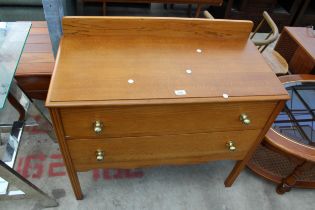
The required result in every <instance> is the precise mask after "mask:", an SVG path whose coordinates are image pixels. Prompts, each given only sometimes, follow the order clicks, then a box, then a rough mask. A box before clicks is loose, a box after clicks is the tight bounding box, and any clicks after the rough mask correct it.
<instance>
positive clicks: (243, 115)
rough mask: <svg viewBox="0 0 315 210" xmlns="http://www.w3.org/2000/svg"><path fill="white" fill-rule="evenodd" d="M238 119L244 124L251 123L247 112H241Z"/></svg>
mask: <svg viewBox="0 0 315 210" xmlns="http://www.w3.org/2000/svg"><path fill="white" fill-rule="evenodd" d="M240 120H241V122H242V123H243V124H244V125H249V124H250V123H251V121H250V119H249V118H248V116H247V114H241V116H240Z"/></svg>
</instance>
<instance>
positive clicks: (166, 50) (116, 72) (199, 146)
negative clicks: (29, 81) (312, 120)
mask: <svg viewBox="0 0 315 210" xmlns="http://www.w3.org/2000/svg"><path fill="white" fill-rule="evenodd" d="M251 29H252V23H251V22H248V21H228V20H206V19H178V18H131V17H125V18H122V17H116V18H113V17H89V18H80V17H66V18H64V20H63V30H64V36H63V38H62V40H61V44H60V48H59V53H58V57H57V60H56V66H55V71H54V74H53V77H52V81H51V84H50V88H49V93H48V97H47V101H46V105H47V106H48V108H49V110H50V113H51V116H52V120H53V123H54V126H55V130H56V133H57V136H58V140H59V144H60V148H61V151H62V154H63V157H64V160H65V163H66V167H67V170H68V174H69V178H70V181H71V184H72V186H73V190H74V192H75V195H76V198H77V199H82V198H83V196H82V191H81V188H80V184H79V180H78V177H77V174H76V172H77V171H86V170H90V169H94V168H138V167H148V166H156V165H165V164H170V165H173V164H192V163H201V162H208V161H211V160H226V159H229V160H237V163H236V165H235V167H234V169H233V171H232V172H231V173H230V175H229V176H228V178H227V179H226V182H225V185H226V186H231V185H232V183H233V182H234V180H235V179H236V177H237V176H238V174H239V173H240V171H241V170H242V169H243V167H244V166H245V164H246V162H247V161H248V160H249V158H250V157H251V155H252V153H253V151H254V150H255V148H256V146H257V145H258V144H259V143H260V141H261V139H262V137H263V136H264V134H265V133H266V132H267V130H268V129H269V127H270V125H271V123H272V122H273V120H274V118H275V116H277V114H278V112H279V111H280V110H281V109H282V107H283V105H284V102H285V100H287V99H288V95H287V92H286V90H285V89H284V88H283V87H282V85H281V83H280V82H279V80H278V79H277V77H276V76H275V75H274V74H273V72H272V70H271V69H270V68H269V66H268V64H266V63H265V62H264V59H263V58H262V57H261V55H260V53H259V52H258V50H257V49H256V47H255V46H254V45H253V43H252V42H251V41H250V40H248V37H249V33H250V31H251Z"/></svg>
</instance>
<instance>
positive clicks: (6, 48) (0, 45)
mask: <svg viewBox="0 0 315 210" xmlns="http://www.w3.org/2000/svg"><path fill="white" fill-rule="evenodd" d="M30 28H31V22H8V23H6V22H0V110H1V109H2V108H3V107H4V104H5V102H6V98H7V95H8V92H9V89H10V85H11V82H12V79H13V77H14V74H15V71H16V68H17V66H18V63H19V60H20V57H21V54H22V52H23V48H24V45H25V42H26V39H27V37H28V33H29V31H30Z"/></svg>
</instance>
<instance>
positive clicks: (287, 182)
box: [276, 161, 306, 195]
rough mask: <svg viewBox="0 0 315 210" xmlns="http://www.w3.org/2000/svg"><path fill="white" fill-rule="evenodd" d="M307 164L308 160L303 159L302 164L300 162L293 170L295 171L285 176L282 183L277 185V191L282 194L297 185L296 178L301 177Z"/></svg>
mask: <svg viewBox="0 0 315 210" xmlns="http://www.w3.org/2000/svg"><path fill="white" fill-rule="evenodd" d="M305 165H306V161H302V162H301V163H300V164H298V165H297V166H296V167H295V169H294V170H293V172H292V173H291V174H290V175H289V176H287V177H286V178H284V179H283V180H282V183H280V184H279V185H278V186H277V188H276V192H277V193H278V194H280V195H282V194H284V193H286V192H289V191H290V190H291V188H292V187H293V186H294V185H295V183H296V180H297V178H298V177H299V175H300V174H301V173H302V171H303V169H304V166H305Z"/></svg>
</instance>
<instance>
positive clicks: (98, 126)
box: [94, 120, 103, 134]
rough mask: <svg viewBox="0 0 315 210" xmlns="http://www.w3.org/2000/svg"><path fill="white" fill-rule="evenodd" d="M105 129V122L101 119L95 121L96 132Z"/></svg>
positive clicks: (98, 132)
mask: <svg viewBox="0 0 315 210" xmlns="http://www.w3.org/2000/svg"><path fill="white" fill-rule="evenodd" d="M102 130H103V123H102V122H101V121H98V120H97V121H95V123H94V132H95V133H96V134H100V133H101V132H102Z"/></svg>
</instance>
